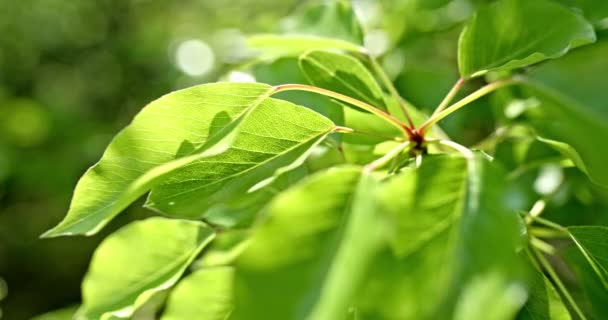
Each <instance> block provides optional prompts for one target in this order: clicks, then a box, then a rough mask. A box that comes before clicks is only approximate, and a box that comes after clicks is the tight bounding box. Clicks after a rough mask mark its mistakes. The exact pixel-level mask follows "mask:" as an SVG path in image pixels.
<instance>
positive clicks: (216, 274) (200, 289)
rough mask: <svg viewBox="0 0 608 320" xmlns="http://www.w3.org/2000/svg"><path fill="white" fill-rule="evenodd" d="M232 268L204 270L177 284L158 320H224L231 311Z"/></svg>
mask: <svg viewBox="0 0 608 320" xmlns="http://www.w3.org/2000/svg"><path fill="white" fill-rule="evenodd" d="M233 278H234V270H233V268H232V267H217V268H204V269H200V270H197V271H195V272H194V273H192V274H191V275H189V276H188V277H186V278H184V279H183V280H181V281H180V283H179V284H178V285H177V286H176V287H175V289H174V290H173V292H172V293H171V295H170V296H169V300H168V302H167V307H166V311H165V312H164V313H163V316H162V318H161V320H196V319H200V320H225V319H227V318H228V316H229V315H230V312H232V309H233V301H232V283H233Z"/></svg>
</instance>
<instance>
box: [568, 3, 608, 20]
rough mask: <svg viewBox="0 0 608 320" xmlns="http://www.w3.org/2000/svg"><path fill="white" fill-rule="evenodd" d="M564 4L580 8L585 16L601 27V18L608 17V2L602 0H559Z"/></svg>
mask: <svg viewBox="0 0 608 320" xmlns="http://www.w3.org/2000/svg"><path fill="white" fill-rule="evenodd" d="M561 1H562V2H564V4H567V5H570V6H573V7H576V8H579V9H581V10H582V11H583V12H584V14H585V17H586V18H587V19H588V20H589V21H591V22H593V23H594V24H597V25H598V26H600V27H601V23H602V20H604V19H606V18H608V2H606V1H602V0H599V1H598V0H561Z"/></svg>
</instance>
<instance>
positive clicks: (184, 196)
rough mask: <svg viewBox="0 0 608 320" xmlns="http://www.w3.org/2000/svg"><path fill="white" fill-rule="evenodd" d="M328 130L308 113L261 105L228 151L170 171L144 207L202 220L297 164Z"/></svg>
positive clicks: (280, 104)
mask: <svg viewBox="0 0 608 320" xmlns="http://www.w3.org/2000/svg"><path fill="white" fill-rule="evenodd" d="M333 128H334V124H333V123H332V122H331V121H329V120H328V119H327V118H325V117H323V116H321V115H319V114H317V113H315V112H313V111H311V110H309V109H307V108H304V107H300V106H296V105H294V104H291V103H289V102H286V101H282V100H276V99H267V100H264V101H263V102H262V103H260V104H259V105H258V106H257V107H256V108H255V110H253V111H252V112H251V114H250V115H249V116H248V118H247V119H246V120H245V121H243V123H242V124H241V126H240V128H239V132H238V133H237V134H236V137H235V138H234V142H233V144H232V146H230V148H229V149H228V150H227V151H225V152H224V153H222V154H219V155H217V156H214V157H209V158H206V159H201V160H200V161H197V162H193V163H191V164H189V165H188V166H184V167H181V168H179V169H177V170H175V172H173V173H172V175H171V176H170V177H167V178H166V179H165V180H164V181H163V182H162V183H161V184H159V185H157V186H155V187H154V188H152V191H151V192H150V195H149V197H148V201H147V203H146V207H148V208H152V209H155V210H158V211H161V212H163V213H165V214H168V215H171V216H177V217H185V218H194V219H198V218H201V217H204V216H205V211H206V210H207V209H209V208H211V207H212V206H214V205H216V204H218V203H227V202H230V201H233V200H236V199H238V198H240V197H242V196H243V195H245V194H247V193H249V192H253V191H254V190H255V189H258V187H259V185H258V184H259V183H261V184H265V183H268V182H269V181H271V180H272V179H273V178H276V177H277V176H278V175H280V173H282V172H286V171H289V170H290V169H295V168H296V167H297V166H299V165H301V164H302V162H303V161H304V160H305V159H306V157H307V156H308V155H309V154H310V152H311V151H312V150H313V147H314V146H316V145H318V144H319V143H320V142H321V141H322V140H323V139H325V137H326V136H327V134H328V133H329V132H330V131H331V130H332V129H333ZM269 178H270V180H268V179H269Z"/></svg>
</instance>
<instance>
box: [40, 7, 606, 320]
mask: <svg viewBox="0 0 608 320" xmlns="http://www.w3.org/2000/svg"><path fill="white" fill-rule="evenodd" d="M454 1H456V0H454ZM415 3H418V4H415V5H414V4H410V5H408V6H407V7H408V10H423V11H425V10H441V8H443V7H444V6H452V5H453V3H452V2H451V1H434V2H433V3H432V4H431V3H428V6H427V5H422V2H420V1H418V2H415ZM585 3H586V2H585ZM469 5H470V6H471V7H474V8H475V12H474V13H473V14H472V16H471V17H470V18H469V19H468V21H466V22H465V25H464V26H463V28H462V32H461V34H460V38H459V39H460V40H459V41H458V48H457V53H458V54H457V56H458V66H459V72H460V79H459V80H457V81H456V83H455V85H454V86H453V87H452V89H450V90H447V91H448V92H447V94H446V95H445V97H444V98H443V100H441V101H438V102H437V107H436V108H435V109H434V111H432V113H431V114H430V115H429V116H427V115H425V112H424V111H423V110H422V109H424V108H421V109H418V108H416V107H415V105H414V104H413V103H411V102H409V101H408V100H407V96H405V97H402V96H401V95H400V94H399V90H398V88H397V87H396V85H395V83H393V81H392V79H391V78H390V76H389V74H388V72H387V71H388V70H385V69H388V68H383V65H382V63H384V64H385V65H386V62H387V61H389V59H388V57H389V56H388V54H387V56H385V57H378V56H377V54H375V53H374V52H371V50H370V49H371V48H369V47H366V46H365V45H363V44H362V39H368V36H369V33H368V34H366V28H365V27H364V26H361V25H359V22H358V19H357V17H356V15H355V13H354V12H353V10H352V8H351V6H350V5H349V4H348V3H347V2H342V1H338V2H330V3H323V4H317V5H315V4H313V5H310V6H305V7H303V9H302V10H301V11H299V12H298V13H296V15H294V16H292V17H290V19H291V20H289V21H290V22H291V23H289V24H288V28H284V30H283V32H282V33H281V34H280V35H262V36H253V37H252V38H250V39H249V41H248V43H249V45H250V46H253V47H254V48H253V49H255V50H257V51H258V55H257V56H256V57H253V58H251V60H250V61H248V63H246V64H243V65H241V68H243V69H242V70H241V71H248V72H251V73H252V74H254V75H255V74H256V71H257V72H258V73H260V71H261V70H264V69H263V68H265V67H266V68H269V69H270V70H271V71H267V72H268V73H269V74H271V75H272V77H271V79H270V80H269V81H268V82H272V83H270V84H263V83H245V82H239V83H237V82H219V83H211V84H203V85H198V86H194V87H190V88H187V89H183V90H179V91H175V92H173V93H170V94H168V95H165V96H163V97H161V98H159V99H158V100H155V101H154V102H152V103H150V104H149V105H147V106H146V107H145V108H143V109H142V110H141V111H140V113H139V114H138V115H137V116H136V117H135V119H134V120H133V122H132V123H131V124H130V125H129V126H127V127H126V128H125V129H123V131H121V132H120V133H119V134H118V135H117V136H116V137H115V138H114V140H113V141H112V142H111V143H110V144H109V146H108V147H107V149H106V151H105V153H104V154H103V156H102V158H101V160H100V161H99V162H98V163H97V164H95V165H94V166H93V167H91V169H89V170H88V171H87V172H86V173H85V175H84V176H83V177H82V178H81V180H80V181H79V182H78V185H77V186H76V190H75V192H74V195H73V198H72V203H71V206H70V210H69V211H68V213H67V215H66V217H65V218H64V220H63V221H62V222H61V223H59V224H58V225H57V226H56V227H55V228H53V229H51V230H50V231H48V232H47V233H45V234H44V235H43V237H45V238H50V237H57V236H65V235H92V234H95V233H97V232H99V231H100V230H101V229H102V228H103V227H104V226H105V225H106V224H107V223H108V222H109V221H110V220H111V219H113V218H114V217H116V216H117V215H118V214H119V213H120V212H121V211H122V210H124V209H125V208H126V207H127V206H128V205H129V204H131V203H132V202H134V201H135V200H137V199H138V198H139V197H141V196H142V195H144V194H146V193H148V198H147V201H146V204H145V206H146V207H147V208H150V209H153V210H154V211H156V212H157V213H159V214H161V215H163V216H165V217H163V218H160V217H153V218H148V219H144V220H142V221H135V222H132V223H130V224H128V225H127V226H125V227H123V228H121V229H119V230H118V231H117V232H114V233H113V234H111V235H110V236H108V237H107V238H106V239H105V240H104V241H103V242H102V243H101V244H100V246H99V247H98V249H97V250H96V252H95V254H94V257H93V260H92V262H91V266H90V268H89V271H88V273H87V275H86V277H85V280H84V282H83V287H82V293H83V301H82V305H81V306H80V308H79V310H78V311H77V312H76V313H75V317H76V319H116V318H129V317H131V316H133V315H134V314H135V313H137V312H138V310H141V309H143V308H144V307H148V308H152V309H153V310H158V313H159V314H160V317H161V319H172V320H176V319H197V318H200V319H315V320H316V319H320V320H323V319H328V320H336V319H497V320H499V319H526V318H529V319H569V318H580V319H600V318H601V317H602V316H603V314H602V313H601V311H598V310H602V309H601V308H602V306H597V304H598V301H601V297H604V296H605V295H606V293H607V292H608V271H607V270H608V266H607V265H606V264H607V260H606V259H607V256H606V252H607V251H606V250H607V249H608V238H607V237H608V231H607V230H608V229H607V228H606V227H603V226H601V225H600V224H601V219H599V218H598V219H597V220H595V221H593V223H590V225H587V226H577V225H576V224H581V223H582V222H585V221H583V220H577V219H576V218H574V223H568V226H567V227H564V226H562V225H561V224H558V222H559V221H557V220H560V219H555V220H556V221H552V220H550V219H548V218H547V217H541V214H545V213H544V212H545V211H546V214H545V215H549V214H551V208H552V207H551V206H552V203H554V202H555V201H561V202H562V203H563V202H567V203H569V204H570V203H572V204H574V203H576V202H577V200H580V199H583V200H586V201H587V203H590V202H592V201H598V202H603V203H605V201H606V199H607V198H608V197H607V196H606V195H607V194H608V193H607V192H606V189H605V188H606V187H608V171H607V170H608V169H606V166H605V165H604V163H605V161H606V158H607V156H606V151H604V150H603V145H604V144H605V141H606V140H607V139H608V136H606V135H607V134H608V118H607V116H608V113H606V110H605V109H602V106H598V105H601V103H602V102H601V101H606V94H607V93H606V91H605V90H602V89H601V86H600V85H599V84H597V83H592V84H591V85H590V86H585V83H577V81H574V80H573V79H575V78H576V77H581V78H583V79H588V78H593V79H596V80H597V79H598V77H594V76H593V73H596V72H598V70H606V68H608V61H607V60H606V59H603V58H602V57H605V55H603V53H605V48H606V40H605V36H603V35H602V33H601V31H600V32H598V33H599V36H597V35H596V31H595V29H594V23H596V20H595V19H594V20H593V21H592V22H588V21H587V20H586V19H585V18H584V17H583V15H582V14H581V13H580V12H578V11H576V10H575V9H573V8H572V7H569V6H567V5H565V4H562V3H558V2H555V1H550V0H542V1H540V0H539V1H524V0H498V1H495V2H491V3H479V2H475V4H472V3H471V4H469ZM585 8H586V7H584V8H583V10H585ZM453 23H454V24H456V25H458V22H453ZM596 25H597V24H596ZM547 28H549V29H550V30H547ZM398 29H399V30H398V34H395V35H392V36H391V37H389V38H390V39H392V41H398V39H400V38H401V37H404V36H405V35H407V33H404V30H403V28H398ZM363 43H365V41H363ZM394 45H395V44H387V46H394ZM578 47H580V48H578ZM577 48H578V49H577ZM392 49H394V50H398V48H396V47H395V48H392ZM575 49H576V50H575ZM387 50H389V49H388V48H387ZM571 51H572V52H571ZM581 60H582V61H581ZM285 61H286V64H287V65H291V66H295V67H296V68H298V69H297V70H298V72H296V73H297V74H298V75H299V78H297V80H296V81H293V82H292V81H285V82H283V83H281V82H279V83H275V81H277V79H281V80H282V79H284V78H288V80H290V79H291V78H289V76H288V75H286V74H282V72H280V71H277V70H279V69H277V70H275V71H274V72H272V68H273V67H276V65H274V66H273V64H275V63H277V64H278V63H282V62H285ZM541 62H542V64H540V63H541ZM573 64H574V65H579V64H580V65H583V66H585V65H586V64H597V66H595V65H594V67H583V68H581V69H579V68H573V67H572V65H573ZM602 68H603V69H602ZM587 74H589V77H587ZM574 75H576V76H574ZM563 79H566V81H565V80H563ZM288 82H292V83H288ZM302 82H305V83H302ZM397 82H398V81H397ZM593 85H595V86H593ZM564 87H566V89H564ZM461 90H462V91H464V90H468V91H470V93H469V94H468V95H461V94H460V91H461ZM298 94H307V95H310V94H314V96H315V97H316V98H315V99H310V100H309V99H302V98H301V96H300V98H298V97H297V95H298ZM454 100H455V101H456V102H453V101H454ZM316 103H318V104H319V105H316V106H315V105H314V104H316ZM479 104H481V106H479ZM476 105H477V107H486V108H488V109H490V110H491V111H493V112H496V113H497V117H496V118H497V120H496V121H497V125H496V130H495V132H494V133H493V134H490V135H489V136H488V137H487V138H485V139H483V140H482V141H480V142H479V143H477V144H476V145H475V146H473V147H471V148H469V147H465V146H463V145H461V144H459V143H456V142H455V141H454V140H452V139H450V138H448V136H447V135H446V134H445V133H444V132H443V131H442V130H441V129H439V127H438V125H437V123H439V122H440V121H442V120H443V119H446V120H449V118H451V117H452V115H454V116H456V115H457V114H456V113H455V112H456V111H459V110H461V109H462V108H465V107H467V108H466V109H472V108H474V107H476ZM336 109H337V110H339V112H333V110H336ZM466 109H463V111H464V110H466ZM329 110H332V111H329ZM459 113H460V112H459ZM465 125H466V122H465ZM448 133H449V132H448ZM564 172H567V175H565V176H564ZM583 175H585V176H584V177H583ZM530 177H532V179H530ZM531 185H533V186H534V191H531V189H532V187H531ZM578 190H586V193H585V194H583V195H582V196H581V195H580V194H581V192H577V191H578ZM589 199H592V200H589ZM595 199H597V200H595ZM603 210H605V209H603ZM575 213H576V212H571V214H575ZM596 221H600V223H597V222H596ZM558 244H559V245H562V244H564V245H566V246H569V247H570V249H575V250H578V251H574V252H575V253H574V254H566V253H565V252H562V250H560V249H558V246H557V245H558ZM577 254H578V255H577ZM581 256H582V258H581ZM196 259H198V260H197V261H195V260H196ZM562 260H564V261H566V262H567V263H568V264H567V266H568V267H567V268H569V269H564V267H563V266H562V264H558V263H557V262H562ZM558 266H559V268H558ZM189 267H190V269H189V270H190V271H191V272H190V273H189V274H188V271H187V270H188V268H189ZM570 270H575V271H576V274H577V278H576V280H575V281H572V280H571V279H570V278H567V277H566V275H568V273H567V272H568V271H570ZM589 279H598V281H596V282H594V281H590V280H589ZM591 285H595V286H591ZM577 288H578V289H577ZM576 290H579V291H576ZM165 295H168V298H167V299H166V300H165V299H164V296H165ZM162 306H165V307H164V309H163V308H162ZM61 312H65V311H61Z"/></svg>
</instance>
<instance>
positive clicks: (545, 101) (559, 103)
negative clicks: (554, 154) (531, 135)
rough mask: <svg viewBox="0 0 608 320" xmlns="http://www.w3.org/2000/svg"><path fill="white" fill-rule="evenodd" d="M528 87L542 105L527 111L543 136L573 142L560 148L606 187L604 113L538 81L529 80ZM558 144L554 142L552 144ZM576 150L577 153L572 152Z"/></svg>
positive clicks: (607, 131)
mask: <svg viewBox="0 0 608 320" xmlns="http://www.w3.org/2000/svg"><path fill="white" fill-rule="evenodd" d="M527 88H528V89H529V91H530V93H531V94H532V95H534V96H535V97H536V98H537V99H538V100H539V101H540V104H539V106H538V107H537V108H532V109H529V110H528V111H527V113H526V114H527V116H528V118H529V120H530V122H531V123H532V125H533V127H534V128H535V129H536V131H537V132H538V133H539V135H540V136H542V137H543V138H545V141H547V140H546V139H550V140H554V141H558V142H562V143H565V144H567V145H570V146H571V147H573V148H574V149H573V150H569V148H568V147H567V146H566V145H561V146H560V148H558V151H561V152H562V153H565V154H566V155H568V156H569V157H570V159H571V160H572V162H573V163H575V164H576V165H577V166H578V167H579V168H581V170H582V171H584V172H586V173H587V174H588V175H589V178H590V179H591V181H593V182H595V183H597V184H599V185H603V186H607V185H608V167H607V166H606V158H607V157H608V151H606V148H604V145H605V142H606V141H608V121H607V119H608V118H607V117H605V116H604V115H603V114H602V113H600V112H597V111H596V110H595V109H593V108H589V107H588V106H587V105H583V104H580V103H579V102H578V101H576V100H573V99H571V98H569V97H566V96H564V95H562V93H561V92H558V91H556V90H554V89H551V88H548V87H546V86H543V85H540V84H538V83H532V82H528V83H527ZM553 146H554V147H556V145H555V143H554V144H553ZM573 151H576V152H573Z"/></svg>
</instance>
